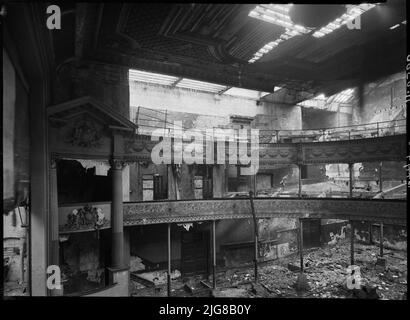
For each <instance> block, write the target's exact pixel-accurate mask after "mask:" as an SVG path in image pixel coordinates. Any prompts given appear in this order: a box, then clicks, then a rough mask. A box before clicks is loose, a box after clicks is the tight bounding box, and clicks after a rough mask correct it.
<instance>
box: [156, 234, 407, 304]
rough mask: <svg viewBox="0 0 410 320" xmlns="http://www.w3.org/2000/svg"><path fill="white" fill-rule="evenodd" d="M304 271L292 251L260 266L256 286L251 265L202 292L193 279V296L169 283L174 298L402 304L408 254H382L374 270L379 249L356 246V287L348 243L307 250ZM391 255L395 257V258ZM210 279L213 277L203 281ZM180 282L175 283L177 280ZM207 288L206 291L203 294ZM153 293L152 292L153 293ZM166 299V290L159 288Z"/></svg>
mask: <svg viewBox="0 0 410 320" xmlns="http://www.w3.org/2000/svg"><path fill="white" fill-rule="evenodd" d="M305 251H306V252H304V262H305V266H306V265H307V266H308V267H307V268H306V267H305V268H304V272H303V273H301V272H300V260H299V259H300V258H299V255H298V254H297V253H296V254H294V255H291V256H287V257H284V258H282V259H279V260H274V261H270V262H265V263H263V264H260V265H259V268H258V275H259V276H258V277H259V279H258V280H259V281H258V283H256V284H255V283H253V281H254V274H253V266H251V265H249V266H246V267H243V268H235V269H230V270H227V271H223V272H222V271H220V272H218V273H217V279H216V283H217V289H215V290H212V289H208V288H206V289H204V286H203V285H202V284H201V283H200V281H201V280H202V279H199V278H198V279H197V280H193V282H190V286H195V284H196V283H197V285H198V288H201V290H198V289H196V290H193V291H192V293H188V292H186V290H183V289H182V290H179V288H183V286H184V283H180V280H177V279H176V280H173V283H172V286H173V288H175V292H173V295H175V296H181V295H182V296H186V295H190V296H199V295H207V294H208V296H210V295H212V296H215V297H248V298H252V297H270V298H279V297H282V298H330V299H334V298H350V299H383V300H402V299H403V297H407V252H405V251H394V252H393V251H390V250H389V251H386V254H385V256H384V258H385V262H386V266H385V267H384V268H383V270H380V269H379V268H378V267H377V266H376V262H377V258H378V257H379V247H378V246H376V245H365V244H355V264H356V265H357V266H358V267H360V275H361V281H360V289H349V288H348V287H347V285H346V284H347V280H346V279H347V275H348V272H347V267H348V266H349V265H350V243H349V240H343V241H340V242H339V243H338V244H337V245H336V246H329V245H326V246H324V247H322V248H315V249H312V250H305ZM393 256H394V257H395V258H393ZM206 280H208V281H210V282H211V281H212V277H209V278H208V279H206ZM178 281H179V282H178ZM206 290H208V291H207V292H206ZM151 291H152V289H151ZM161 294H162V295H166V287H165V290H161Z"/></svg>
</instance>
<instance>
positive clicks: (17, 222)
mask: <svg viewBox="0 0 410 320" xmlns="http://www.w3.org/2000/svg"><path fill="white" fill-rule="evenodd" d="M19 211H20V213H21V219H22V220H23V222H25V221H27V218H28V217H27V213H26V210H25V208H24V207H20V208H15V209H14V210H12V211H10V212H8V214H3V258H4V260H5V261H6V259H7V258H8V263H7V269H8V271H7V275H6V277H5V278H4V279H3V281H4V282H8V281H24V280H27V273H26V272H28V265H27V261H26V259H27V242H26V237H27V229H26V228H24V227H22V225H21V219H20V216H19ZM22 263H23V264H22ZM23 272H24V274H23Z"/></svg>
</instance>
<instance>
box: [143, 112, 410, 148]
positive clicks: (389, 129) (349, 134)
mask: <svg viewBox="0 0 410 320" xmlns="http://www.w3.org/2000/svg"><path fill="white" fill-rule="evenodd" d="M146 109H149V108H146ZM149 110H151V109H149ZM154 111H157V110H154ZM141 116H143V117H147V118H146V119H141ZM136 120H137V119H136ZM138 120H142V121H143V122H146V123H147V124H139V123H138V126H139V130H140V129H142V128H144V127H146V128H152V129H165V130H168V131H169V130H171V128H170V127H167V125H172V123H170V122H169V121H167V120H166V119H164V120H162V119H159V118H157V117H154V116H152V115H148V114H146V115H144V114H139V119H138ZM138 120H137V121H138ZM138 122H139V121H138ZM157 122H160V124H162V122H164V126H163V125H161V126H159V125H158V126H156V125H155V124H154V125H150V124H151V123H157ZM406 125H407V124H406V119H405V118H403V119H397V120H388V121H379V122H372V123H364V124H354V125H348V126H339V127H331V128H325V127H322V128H313V129H259V137H260V140H268V141H267V142H262V141H261V143H279V142H283V139H289V138H290V139H292V138H296V139H304V140H305V141H297V142H322V141H338V140H352V139H360V138H365V137H364V136H363V135H365V134H367V135H370V137H372V138H374V137H380V136H387V135H396V134H404V133H406ZM152 129H148V130H147V131H151V130H152ZM178 129H181V131H183V130H191V131H196V132H203V131H204V130H203V129H197V128H184V127H183V126H182V127H181V128H178ZM210 129H219V128H218V127H213V128H210ZM253 129H258V128H253ZM233 130H234V131H235V132H237V131H238V129H233ZM337 135H338V136H337ZM306 140H307V141H306ZM291 142H294V141H291Z"/></svg>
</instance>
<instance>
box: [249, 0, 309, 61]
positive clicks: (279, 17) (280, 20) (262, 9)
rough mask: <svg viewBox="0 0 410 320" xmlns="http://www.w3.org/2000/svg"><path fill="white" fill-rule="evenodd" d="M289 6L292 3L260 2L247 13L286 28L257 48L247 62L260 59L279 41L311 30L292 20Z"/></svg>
mask: <svg viewBox="0 0 410 320" xmlns="http://www.w3.org/2000/svg"><path fill="white" fill-rule="evenodd" d="M291 6H292V4H261V5H257V6H256V8H255V9H253V10H252V11H251V12H250V13H249V16H250V17H253V18H256V19H259V20H263V21H266V22H269V23H273V24H276V25H278V26H281V27H284V28H286V31H285V32H284V33H282V34H281V35H280V36H279V38H278V39H276V40H275V41H272V42H270V43H268V44H266V45H265V46H264V47H262V48H261V49H259V50H258V51H257V52H256V53H255V54H254V56H253V57H252V58H251V59H250V60H249V61H248V62H249V63H253V62H255V61H256V60H258V59H260V58H261V57H262V56H263V55H265V54H267V53H268V52H269V51H271V50H273V49H274V48H275V47H277V46H278V45H279V44H280V43H281V42H283V41H286V40H289V39H290V38H293V37H294V36H297V35H300V34H306V33H309V32H310V31H311V29H309V28H305V27H303V26H300V25H297V24H294V23H293V22H292V20H291V19H290V16H289V13H288V12H289V10H290V8H291Z"/></svg>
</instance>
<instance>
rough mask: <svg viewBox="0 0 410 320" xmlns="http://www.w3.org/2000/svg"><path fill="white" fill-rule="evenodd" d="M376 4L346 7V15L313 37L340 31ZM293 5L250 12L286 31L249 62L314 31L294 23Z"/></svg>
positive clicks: (266, 7) (266, 6)
mask: <svg viewBox="0 0 410 320" xmlns="http://www.w3.org/2000/svg"><path fill="white" fill-rule="evenodd" d="M375 6H376V5H375V4H368V3H362V4H360V5H346V13H344V14H343V15H341V16H340V17H338V18H337V19H335V20H333V21H332V22H330V23H328V24H327V25H326V26H324V27H322V28H320V29H319V30H316V31H315V32H314V33H313V34H312V36H314V37H315V38H321V37H324V36H326V35H327V34H330V33H332V32H333V31H335V30H337V29H339V28H340V27H341V26H343V25H345V24H346V23H347V22H349V21H352V20H354V19H356V18H357V17H359V16H360V15H362V14H363V13H365V12H366V11H369V10H370V9H372V8H374V7H375ZM291 7H292V4H260V5H257V6H256V8H255V9H253V10H252V11H251V12H249V16H250V17H252V18H255V19H259V20H263V21H266V22H269V23H273V24H276V25H278V26H281V27H284V28H285V29H286V31H285V32H284V33H282V34H281V35H280V36H279V38H278V39H276V40H275V41H272V42H270V43H268V44H266V45H265V46H264V47H262V48H261V49H259V50H258V51H257V52H256V53H255V54H254V55H253V57H252V58H251V59H249V60H248V62H249V63H254V62H255V61H257V60H259V59H260V58H261V57H263V56H264V55H265V54H267V53H268V52H270V51H271V50H273V49H274V48H275V47H277V46H278V45H279V44H280V43H281V42H283V41H286V40H289V39H291V38H293V37H295V36H297V35H302V34H308V33H310V32H311V31H312V30H313V29H312V28H307V27H304V26H301V25H297V24H295V23H293V21H292V20H291V18H290V16H289V10H290V8H291Z"/></svg>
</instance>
